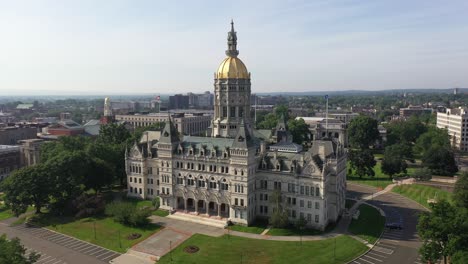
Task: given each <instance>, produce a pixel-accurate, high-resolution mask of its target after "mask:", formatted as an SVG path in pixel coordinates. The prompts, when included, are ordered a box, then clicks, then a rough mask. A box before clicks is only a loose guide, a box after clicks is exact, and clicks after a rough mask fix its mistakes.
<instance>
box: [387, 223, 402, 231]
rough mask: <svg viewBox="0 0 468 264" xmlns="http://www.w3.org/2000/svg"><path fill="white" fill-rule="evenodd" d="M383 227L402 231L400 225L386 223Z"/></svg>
mask: <svg viewBox="0 0 468 264" xmlns="http://www.w3.org/2000/svg"><path fill="white" fill-rule="evenodd" d="M385 227H386V228H388V229H399V230H401V229H403V226H402V225H401V224H400V223H387V224H385Z"/></svg>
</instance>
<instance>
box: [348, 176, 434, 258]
mask: <svg viewBox="0 0 468 264" xmlns="http://www.w3.org/2000/svg"><path fill="white" fill-rule="evenodd" d="M376 190H377V189H375V188H372V187H367V186H361V185H356V184H352V183H349V182H348V194H347V196H348V197H353V198H354V197H358V198H362V197H363V196H366V195H369V194H372V193H375V192H376ZM367 202H368V203H370V204H372V205H375V206H377V207H379V208H381V209H382V210H383V211H384V212H385V215H386V221H387V222H398V223H401V224H402V225H403V230H385V231H384V233H383V234H382V237H381V239H380V240H379V242H378V243H377V244H376V246H375V247H374V248H373V249H372V250H370V251H369V252H368V253H367V254H365V255H364V256H362V257H361V258H359V259H357V260H355V261H354V262H353V263H356V264H377V263H378V264H385V263H408V264H413V263H414V264H418V263H420V258H419V254H418V249H419V247H420V246H421V242H420V241H419V238H418V235H417V231H416V225H417V222H418V214H419V213H420V212H423V211H424V210H426V209H425V208H424V207H422V206H421V205H419V204H418V203H416V202H414V201H412V200H409V199H407V198H405V197H403V196H400V195H398V194H395V193H392V192H389V193H385V194H382V195H379V196H377V197H375V198H374V199H372V200H369V201H367Z"/></svg>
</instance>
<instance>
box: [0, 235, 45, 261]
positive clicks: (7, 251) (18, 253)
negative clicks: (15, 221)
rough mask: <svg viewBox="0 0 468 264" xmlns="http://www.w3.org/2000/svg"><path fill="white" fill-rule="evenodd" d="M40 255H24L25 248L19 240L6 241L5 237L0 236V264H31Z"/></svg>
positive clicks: (34, 253) (33, 253)
mask: <svg viewBox="0 0 468 264" xmlns="http://www.w3.org/2000/svg"><path fill="white" fill-rule="evenodd" d="M40 257H41V255H39V254H37V253H36V252H34V251H33V252H31V253H29V254H28V255H26V248H24V246H23V245H21V243H20V240H19V238H13V239H12V240H8V239H7V237H6V235H5V234H3V235H1V236H0V263H2V264H10V263H11V264H33V263H36V261H38V260H39V258H40Z"/></svg>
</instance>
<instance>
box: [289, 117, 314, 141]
mask: <svg viewBox="0 0 468 264" xmlns="http://www.w3.org/2000/svg"><path fill="white" fill-rule="evenodd" d="M288 130H289V132H291V134H292V136H293V141H294V143H296V144H300V145H301V144H302V143H303V142H304V141H305V140H307V135H308V134H309V133H310V132H309V127H308V126H307V124H306V122H305V121H304V119H302V118H301V119H299V120H296V119H290V120H289V121H288Z"/></svg>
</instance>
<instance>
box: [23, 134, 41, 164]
mask: <svg viewBox="0 0 468 264" xmlns="http://www.w3.org/2000/svg"><path fill="white" fill-rule="evenodd" d="M44 142H45V141H44V140H43V139H25V140H20V141H19V142H18V143H19V144H20V146H19V147H20V164H21V167H24V166H31V165H34V164H37V163H39V162H40V159H41V155H40V154H41V146H42V144H43V143H44Z"/></svg>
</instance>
